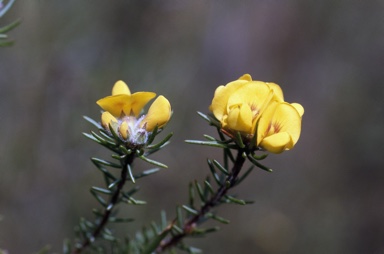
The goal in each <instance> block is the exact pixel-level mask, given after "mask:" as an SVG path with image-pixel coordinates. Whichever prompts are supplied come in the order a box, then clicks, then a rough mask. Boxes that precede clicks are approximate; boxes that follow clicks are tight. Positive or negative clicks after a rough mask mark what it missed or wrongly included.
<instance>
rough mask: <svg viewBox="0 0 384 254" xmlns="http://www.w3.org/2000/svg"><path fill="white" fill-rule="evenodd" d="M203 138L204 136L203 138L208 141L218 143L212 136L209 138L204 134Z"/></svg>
mask: <svg viewBox="0 0 384 254" xmlns="http://www.w3.org/2000/svg"><path fill="white" fill-rule="evenodd" d="M203 136H204V138H206V139H208V140H209V141H216V142H217V141H218V140H217V139H216V138H214V137H212V136H209V135H206V134H204V135H203Z"/></svg>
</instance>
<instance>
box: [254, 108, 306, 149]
mask: <svg viewBox="0 0 384 254" xmlns="http://www.w3.org/2000/svg"><path fill="white" fill-rule="evenodd" d="M303 114H304V108H303V107H302V106H301V105H300V104H297V103H292V104H289V103H287V102H273V103H271V104H270V105H269V106H268V108H267V109H266V110H265V112H264V113H263V115H262V116H261V117H260V120H259V124H258V129H257V145H258V146H260V147H262V148H264V149H265V150H267V151H269V152H272V153H281V152H283V151H284V150H290V149H292V148H293V146H294V145H295V144H296V142H297V141H298V140H299V137H300V132H301V117H302V115H303Z"/></svg>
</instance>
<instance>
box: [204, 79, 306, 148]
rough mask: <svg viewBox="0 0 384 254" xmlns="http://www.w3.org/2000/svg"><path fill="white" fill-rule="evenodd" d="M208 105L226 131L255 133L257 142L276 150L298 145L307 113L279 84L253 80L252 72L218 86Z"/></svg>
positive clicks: (244, 134) (231, 133)
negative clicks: (286, 97) (292, 102)
mask: <svg viewBox="0 0 384 254" xmlns="http://www.w3.org/2000/svg"><path fill="white" fill-rule="evenodd" d="M209 109H210V111H211V112H212V113H213V115H214V116H215V117H216V119H217V120H219V121H220V124H221V128H222V129H223V130H224V131H225V132H226V133H228V134H229V135H232V136H234V134H235V133H237V132H240V134H241V135H242V136H243V138H245V139H247V140H250V139H251V138H252V137H253V136H254V135H255V134H256V135H257V139H256V145H257V146H259V147H261V148H264V149H265V150H268V151H270V152H273V153H279V152H282V151H283V150H287V149H291V148H292V147H293V146H294V145H295V143H296V142H297V140H298V139H299V136H300V130H301V116H302V115H303V113H304V109H303V107H302V106H301V105H300V104H288V103H286V102H284V96H283V92H282V90H281V88H280V86H279V85H277V84H275V83H268V82H262V81H254V80H252V78H251V76H250V75H249V74H245V75H243V76H242V77H240V78H239V79H238V80H235V81H233V82H230V83H228V84H227V85H225V86H219V87H218V88H217V89H216V91H215V95H214V98H213V100H212V104H211V105H210V107H209ZM256 128H258V129H257V133H256Z"/></svg>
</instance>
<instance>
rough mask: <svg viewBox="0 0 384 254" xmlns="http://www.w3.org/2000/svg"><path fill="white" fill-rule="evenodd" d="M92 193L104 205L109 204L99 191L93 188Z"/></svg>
mask: <svg viewBox="0 0 384 254" xmlns="http://www.w3.org/2000/svg"><path fill="white" fill-rule="evenodd" d="M91 194H92V195H93V196H94V197H95V199H96V200H97V201H98V202H99V203H100V204H101V205H102V206H104V207H106V206H107V202H106V201H105V200H104V198H102V197H101V196H100V195H99V194H97V192H95V191H94V190H92V189H91Z"/></svg>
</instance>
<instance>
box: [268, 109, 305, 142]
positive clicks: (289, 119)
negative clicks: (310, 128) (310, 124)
mask: <svg viewBox="0 0 384 254" xmlns="http://www.w3.org/2000/svg"><path fill="white" fill-rule="evenodd" d="M273 118H274V121H275V122H276V123H278V124H279V126H280V130H279V132H287V133H289V135H290V136H291V138H292V141H293V145H295V144H296V142H297V141H298V140H299V137H300V132H301V116H300V114H299V112H298V111H297V110H296V108H295V107H294V106H292V105H291V104H289V103H286V102H285V103H280V104H279V105H278V106H277V108H276V111H275V114H274V117H273Z"/></svg>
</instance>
